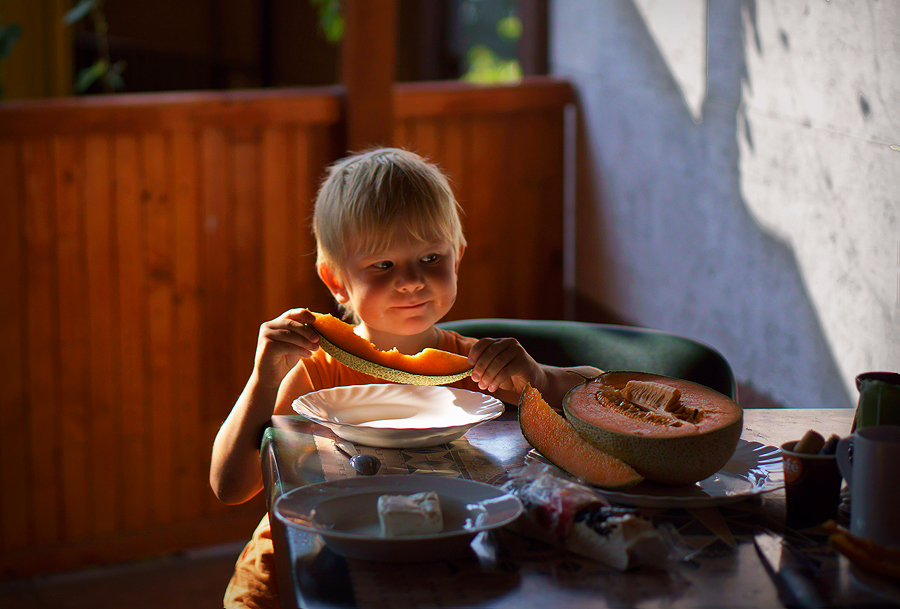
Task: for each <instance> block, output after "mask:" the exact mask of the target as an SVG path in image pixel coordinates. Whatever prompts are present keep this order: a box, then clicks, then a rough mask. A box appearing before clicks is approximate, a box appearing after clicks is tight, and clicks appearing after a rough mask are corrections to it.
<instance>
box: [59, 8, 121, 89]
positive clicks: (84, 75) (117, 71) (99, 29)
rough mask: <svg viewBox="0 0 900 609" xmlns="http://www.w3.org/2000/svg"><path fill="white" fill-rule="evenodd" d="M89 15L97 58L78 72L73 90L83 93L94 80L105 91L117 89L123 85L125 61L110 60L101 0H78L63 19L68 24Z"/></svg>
mask: <svg viewBox="0 0 900 609" xmlns="http://www.w3.org/2000/svg"><path fill="white" fill-rule="evenodd" d="M88 17H90V21H91V23H92V25H93V28H94V37H95V39H96V41H97V59H96V61H94V63H93V64H92V65H90V66H88V67H87V68H84V69H83V70H81V71H80V72H79V73H78V76H77V77H76V78H75V91H77V92H78V93H84V92H86V91H87V90H88V89H90V88H91V85H93V84H94V83H95V82H99V83H101V85H102V86H103V90H104V91H106V92H107V93H112V92H114V91H118V90H119V89H122V88H123V87H124V86H125V81H124V80H123V79H122V72H123V71H124V70H125V62H124V61H117V62H116V63H113V62H112V58H111V57H110V53H109V26H108V24H107V23H106V15H104V13H103V0H79V1H78V3H77V4H76V5H75V6H74V8H72V10H70V11H69V12H68V13H66V16H65V17H64V18H63V21H64V22H65V23H66V24H68V25H74V24H76V23H78V22H79V21H81V20H83V19H87V18H88Z"/></svg>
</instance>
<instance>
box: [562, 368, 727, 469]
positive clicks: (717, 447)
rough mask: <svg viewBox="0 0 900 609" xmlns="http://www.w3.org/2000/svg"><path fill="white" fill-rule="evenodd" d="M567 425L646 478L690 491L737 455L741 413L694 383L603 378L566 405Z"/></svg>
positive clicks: (624, 375) (638, 376)
mask: <svg viewBox="0 0 900 609" xmlns="http://www.w3.org/2000/svg"><path fill="white" fill-rule="evenodd" d="M563 412H564V413H565V416H566V420H567V421H569V422H570V423H571V424H572V426H573V427H574V428H575V429H576V430H578V433H579V434H581V436H582V437H584V438H585V439H586V440H587V441H588V442H590V443H591V444H592V445H593V446H595V447H596V448H598V449H599V450H603V451H606V452H608V453H610V454H611V455H615V456H616V457H618V458H619V459H622V460H623V461H624V462H626V463H628V464H629V465H631V466H632V467H634V469H636V470H637V471H638V472H639V473H640V474H641V475H642V476H644V478H646V479H647V480H650V481H653V482H662V483H665V484H693V483H694V482H697V481H698V480H703V479H704V478H706V477H708V476H711V475H713V474H714V473H716V472H717V471H719V470H720V469H721V468H722V467H723V466H724V465H725V464H726V463H727V462H728V460H729V459H731V456H732V455H733V454H734V450H735V448H736V447H737V442H738V439H740V436H741V432H742V431H743V420H744V418H743V410H742V409H741V407H740V406H738V405H737V403H735V402H734V400H732V399H731V398H729V397H727V396H725V395H723V394H721V393H719V392H718V391H715V390H713V389H710V388H709V387H705V386H703V385H699V384H697V383H692V382H690V381H685V380H682V379H676V378H671V377H666V376H659V375H655V374H647V373H644V372H605V373H603V374H601V375H600V376H598V377H596V378H594V379H588V380H586V381H585V382H584V383H582V384H580V385H577V386H575V387H573V388H572V389H571V390H570V391H569V392H568V393H567V394H566V397H565V398H564V399H563Z"/></svg>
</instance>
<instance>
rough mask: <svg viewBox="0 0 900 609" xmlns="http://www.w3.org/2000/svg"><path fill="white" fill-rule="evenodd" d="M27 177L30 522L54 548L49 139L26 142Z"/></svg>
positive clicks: (58, 527)
mask: <svg viewBox="0 0 900 609" xmlns="http://www.w3.org/2000/svg"><path fill="white" fill-rule="evenodd" d="M22 153H23V159H24V163H23V173H24V179H25V240H26V247H25V255H26V268H27V271H26V273H27V278H28V279H27V283H28V287H27V292H28V293H27V310H26V313H25V314H26V316H27V319H26V327H27V332H28V352H27V354H26V357H27V371H26V378H27V385H26V387H27V391H28V401H29V405H30V408H29V413H30V421H29V423H30V425H29V429H28V432H27V433H28V436H29V441H30V446H31V451H30V453H29V455H28V457H29V458H28V460H27V463H28V465H29V466H30V469H31V471H30V474H31V480H32V481H33V482H32V484H33V486H32V489H31V493H30V497H28V498H27V499H28V500H29V510H30V515H31V520H30V521H29V523H28V527H29V533H30V535H31V536H32V538H33V543H34V544H37V545H42V544H54V543H57V542H59V541H60V540H61V539H62V504H63V495H62V493H61V492H60V489H61V480H60V477H59V467H58V466H59V461H60V459H61V453H62V450H63V448H62V447H63V445H62V438H61V437H60V435H59V424H58V415H59V411H58V409H57V403H58V402H57V398H58V395H59V392H60V389H59V386H58V383H57V379H58V368H59V357H58V355H57V353H58V340H57V338H58V333H57V323H58V317H57V315H56V310H55V306H54V305H55V302H56V289H55V286H56V276H57V272H56V268H57V267H56V239H55V233H56V226H55V220H54V213H53V208H52V205H53V202H54V190H53V186H52V178H53V174H52V168H53V160H52V155H51V152H50V142H49V140H47V139H45V138H39V139H35V140H33V141H26V142H23V145H22Z"/></svg>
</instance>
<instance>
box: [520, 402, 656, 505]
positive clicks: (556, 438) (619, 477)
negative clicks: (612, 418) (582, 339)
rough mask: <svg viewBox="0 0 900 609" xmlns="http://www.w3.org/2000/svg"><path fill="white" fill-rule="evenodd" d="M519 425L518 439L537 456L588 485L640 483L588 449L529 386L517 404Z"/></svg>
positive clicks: (612, 459)
mask: <svg viewBox="0 0 900 609" xmlns="http://www.w3.org/2000/svg"><path fill="white" fill-rule="evenodd" d="M519 425H520V427H521V428H522V435H524V436H525V439H526V440H528V443H529V444H531V445H532V446H533V447H534V448H535V449H537V451H538V452H540V453H541V454H542V455H544V456H545V457H546V458H547V459H549V460H550V461H551V462H552V463H553V464H554V465H556V466H557V467H559V468H561V469H563V470H565V471H566V472H568V473H570V474H572V475H573V476H576V477H578V478H581V479H582V480H584V481H585V482H587V483H589V484H593V485H594V486H599V487H601V488H606V489H615V488H623V487H628V486H632V485H634V484H637V483H638V482H641V481H642V480H643V477H642V476H641V475H640V474H638V473H637V472H636V471H635V470H634V468H633V467H631V466H630V465H628V464H627V463H625V462H624V461H622V460H620V459H617V458H616V457H613V456H612V455H610V454H608V453H605V452H603V451H601V450H598V449H596V448H594V447H593V446H591V445H590V444H589V443H588V442H587V441H586V440H585V439H584V438H582V437H581V436H580V435H579V434H578V432H577V431H575V428H574V427H572V425H571V424H570V423H569V422H568V421H566V420H565V419H564V418H562V417H561V416H560V415H559V414H558V413H556V412H555V411H554V410H553V409H552V408H550V405H549V404H547V402H546V401H545V400H544V398H543V396H541V393H540V391H538V390H537V389H535V388H534V387H532V386H531V385H528V386H526V387H525V390H524V391H523V392H522V397H521V398H520V400H519Z"/></svg>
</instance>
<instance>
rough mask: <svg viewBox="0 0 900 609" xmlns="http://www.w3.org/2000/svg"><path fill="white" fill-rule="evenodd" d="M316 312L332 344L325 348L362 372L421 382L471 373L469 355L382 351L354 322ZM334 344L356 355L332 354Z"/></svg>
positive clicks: (320, 329)
mask: <svg viewBox="0 0 900 609" xmlns="http://www.w3.org/2000/svg"><path fill="white" fill-rule="evenodd" d="M314 315H315V316H316V320H315V321H314V322H313V328H314V329H315V330H316V332H318V334H319V336H321V337H322V338H324V339H325V340H326V341H327V343H330V344H323V345H322V346H323V348H325V350H326V351H328V352H329V353H331V355H332V356H333V357H335V358H336V359H338V360H339V361H342V362H344V363H345V364H347V365H349V366H351V367H353V368H354V369H357V370H359V371H360V372H364V373H366V374H372V375H373V376H378V377H380V378H387V379H388V380H393V381H397V382H411V383H419V384H421V381H423V380H424V381H426V382H427V381H428V380H429V379H428V378H427V377H434V379H451V378H452V380H447V381H446V382H452V381H453V380H459V379H460V378H464V377H466V376H468V374H469V373H470V372H471V370H472V366H470V365H469V362H468V359H467V358H466V357H464V356H462V355H458V354H456V353H450V352H447V351H442V350H440V349H431V348H428V349H424V350H422V351H420V352H419V353H417V354H416V355H407V354H405V353H400V352H399V351H397V350H396V349H391V350H390V351H381V350H379V349H376V348H375V346H374V345H373V344H372V343H370V342H369V341H367V340H366V339H365V338H363V337H361V336H359V335H358V334H356V333H355V332H354V331H353V326H351V325H350V324H348V323H345V322H343V321H341V320H340V319H338V318H336V317H334V316H332V315H323V314H321V313H314ZM332 346H333V347H337V349H338V350H340V351H342V352H344V353H346V354H350V355H351V356H354V357H350V358H342V357H341V354H340V353H332V352H331V351H330V350H329V348H331V347H332ZM360 360H362V361H360ZM367 362H368V364H367ZM369 364H371V365H369Z"/></svg>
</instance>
